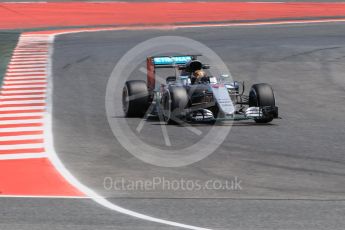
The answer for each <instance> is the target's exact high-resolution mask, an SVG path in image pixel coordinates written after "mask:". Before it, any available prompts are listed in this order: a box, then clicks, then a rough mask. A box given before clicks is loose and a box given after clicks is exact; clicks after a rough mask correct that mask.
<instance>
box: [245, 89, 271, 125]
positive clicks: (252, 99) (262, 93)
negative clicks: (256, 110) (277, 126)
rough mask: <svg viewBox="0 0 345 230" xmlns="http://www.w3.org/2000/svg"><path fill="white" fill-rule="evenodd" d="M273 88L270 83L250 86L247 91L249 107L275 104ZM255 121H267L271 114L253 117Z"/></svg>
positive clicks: (269, 119) (269, 120)
mask: <svg viewBox="0 0 345 230" xmlns="http://www.w3.org/2000/svg"><path fill="white" fill-rule="evenodd" d="M275 104H276V103H275V98H274V93H273V89H272V87H271V86H270V85H268V84H265V83H261V84H255V85H253V86H252V88H251V90H250V92H249V107H262V106H275ZM254 120H255V122H257V123H269V122H271V121H272V120H273V116H265V117H262V118H260V119H254Z"/></svg>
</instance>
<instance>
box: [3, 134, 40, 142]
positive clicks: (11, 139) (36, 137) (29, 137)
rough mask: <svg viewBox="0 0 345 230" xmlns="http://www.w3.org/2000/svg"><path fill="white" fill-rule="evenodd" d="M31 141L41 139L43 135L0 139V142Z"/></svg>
mask: <svg viewBox="0 0 345 230" xmlns="http://www.w3.org/2000/svg"><path fill="white" fill-rule="evenodd" d="M32 139H43V135H40V134H38V135H22V136H8V137H0V141H23V140H32Z"/></svg>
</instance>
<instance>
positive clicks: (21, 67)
mask: <svg viewBox="0 0 345 230" xmlns="http://www.w3.org/2000/svg"><path fill="white" fill-rule="evenodd" d="M20 63H22V62H20ZM32 67H37V68H38V67H44V68H46V67H47V65H46V64H29V65H16V64H13V65H10V66H9V69H26V68H32Z"/></svg>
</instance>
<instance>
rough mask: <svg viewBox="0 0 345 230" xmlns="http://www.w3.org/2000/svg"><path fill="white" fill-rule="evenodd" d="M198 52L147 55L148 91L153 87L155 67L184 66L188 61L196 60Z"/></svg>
mask: <svg viewBox="0 0 345 230" xmlns="http://www.w3.org/2000/svg"><path fill="white" fill-rule="evenodd" d="M198 56H201V55H200V54H190V55H177V56H151V57H147V59H146V65H147V88H148V90H149V92H152V91H153V90H154V89H155V84H156V80H155V69H157V68H175V67H181V66H185V65H186V64H187V63H188V62H190V61H192V60H196V59H197V57H198Z"/></svg>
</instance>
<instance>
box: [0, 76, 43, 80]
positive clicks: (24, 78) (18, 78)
mask: <svg viewBox="0 0 345 230" xmlns="http://www.w3.org/2000/svg"><path fill="white" fill-rule="evenodd" d="M32 78H35V79H36V78H37V79H42V80H45V79H46V77H45V76H26V77H15V78H14V77H8V76H6V77H5V81H8V80H11V81H14V80H16V81H17V80H18V81H20V80H24V81H25V80H27V79H32Z"/></svg>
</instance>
